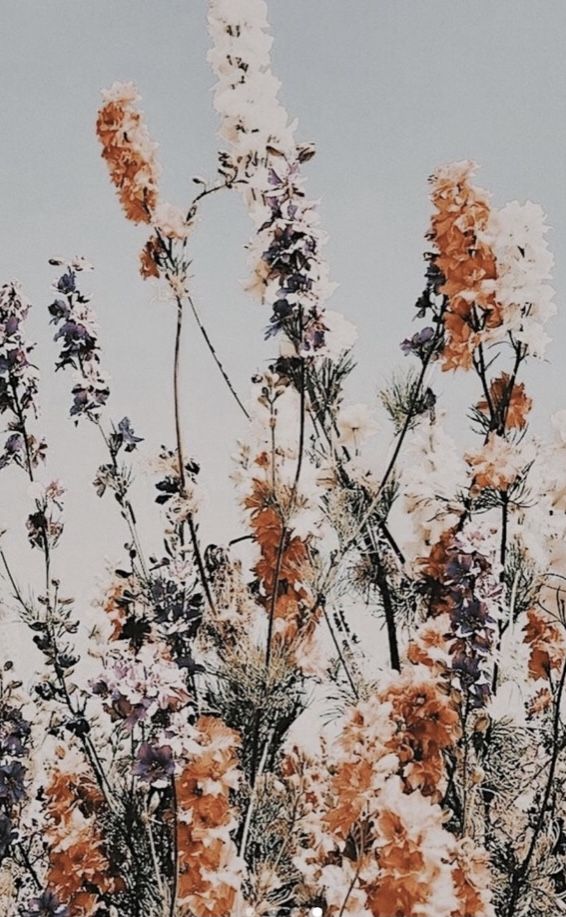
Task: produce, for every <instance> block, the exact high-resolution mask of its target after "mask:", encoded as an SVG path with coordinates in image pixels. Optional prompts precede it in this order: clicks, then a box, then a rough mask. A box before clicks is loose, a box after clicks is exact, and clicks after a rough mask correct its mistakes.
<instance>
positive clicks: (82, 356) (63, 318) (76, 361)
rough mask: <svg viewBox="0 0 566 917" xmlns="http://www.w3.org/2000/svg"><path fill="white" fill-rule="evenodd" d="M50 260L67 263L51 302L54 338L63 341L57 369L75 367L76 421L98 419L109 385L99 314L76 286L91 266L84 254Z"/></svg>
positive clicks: (108, 391)
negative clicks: (102, 364) (103, 365)
mask: <svg viewBox="0 0 566 917" xmlns="http://www.w3.org/2000/svg"><path fill="white" fill-rule="evenodd" d="M50 264H52V265H54V266H56V267H64V272H63V273H62V274H61V276H60V277H59V278H58V279H57V280H56V281H55V283H54V284H53V289H54V291H55V296H56V298H55V299H54V301H53V302H52V303H51V305H50V306H49V314H50V315H51V322H52V324H54V325H55V326H57V332H56V334H55V338H54V339H55V341H58V342H60V343H61V351H60V353H59V357H58V360H57V362H56V364H55V365H56V369H65V368H66V367H67V366H70V367H72V368H73V369H74V370H75V375H76V382H75V384H74V386H73V390H72V395H73V404H72V406H71V417H73V418H74V420H75V423H78V421H79V419H80V418H81V417H87V418H88V419H89V420H92V421H95V422H96V421H97V420H98V419H99V417H100V412H101V410H102V408H103V407H104V405H105V404H106V402H107V400H108V397H109V395H110V389H109V386H108V378H107V376H106V375H105V374H104V373H103V372H102V370H101V369H100V356H99V351H100V345H99V343H98V326H97V323H96V316H95V314H94V311H93V309H92V307H91V305H90V298H89V296H88V295H87V294H86V293H84V292H82V291H81V290H79V289H78V286H77V273H79V272H80V271H84V270H90V269H91V268H90V265H89V264H88V262H86V261H85V260H84V258H75V259H74V260H73V261H71V262H69V263H65V262H64V261H62V260H61V259H60V258H52V259H51V261H50Z"/></svg>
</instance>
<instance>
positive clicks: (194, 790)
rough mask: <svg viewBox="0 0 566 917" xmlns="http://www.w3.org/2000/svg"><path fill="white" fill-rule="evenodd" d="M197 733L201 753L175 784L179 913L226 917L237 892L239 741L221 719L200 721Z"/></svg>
mask: <svg viewBox="0 0 566 917" xmlns="http://www.w3.org/2000/svg"><path fill="white" fill-rule="evenodd" d="M196 729H197V739H196V741H197V745H198V746H200V751H197V753H196V754H194V755H193V756H192V758H191V760H190V761H189V762H188V763H187V764H186V766H185V768H184V769H183V771H182V773H181V775H180V776H179V777H178V778H177V781H176V787H177V798H178V814H179V824H178V845H179V903H180V914H181V915H184V914H187V915H189V914H190V915H194V917H224V915H226V914H229V913H231V910H232V906H233V904H234V901H235V897H236V892H237V884H236V882H235V879H234V876H235V873H236V871H237V869H236V848H235V845H234V843H233V841H232V839H231V837H230V831H231V830H232V827H233V822H234V810H233V808H232V804H231V802H230V790H231V789H232V788H234V787H235V785H236V782H237V779H238V773H239V772H238V770H237V764H238V759H237V756H236V752H237V748H238V745H239V742H240V740H239V736H238V735H237V733H236V732H234V730H232V729H229V728H228V727H227V726H225V725H224V723H223V722H222V721H221V720H220V719H218V718H217V717H212V716H201V717H200V718H199V720H198V721H197V723H196Z"/></svg>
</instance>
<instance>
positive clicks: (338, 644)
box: [319, 600, 360, 700]
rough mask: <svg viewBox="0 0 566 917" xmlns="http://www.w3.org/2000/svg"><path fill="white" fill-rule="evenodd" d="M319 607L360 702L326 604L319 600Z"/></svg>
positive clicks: (353, 690)
mask: <svg viewBox="0 0 566 917" xmlns="http://www.w3.org/2000/svg"><path fill="white" fill-rule="evenodd" d="M319 605H320V607H322V613H323V615H324V620H325V621H326V623H327V625H328V630H329V631H330V636H331V637H332V642H333V643H334V646H335V648H336V652H337V653H338V658H339V660H340V663H341V665H342V668H343V669H344V672H345V674H346V678H347V679H348V681H349V683H350V687H351V689H352V693H353V695H354V697H355V698H356V700H359V699H360V695H359V693H358V689H357V688H356V685H355V684H354V680H353V678H352V676H351V675H350V670H349V669H348V666H347V665H346V660H345V658H344V654H343V652H342V649H341V647H340V643H339V642H338V638H337V636H336V634H335V633H334V628H333V627H332V624H331V623H330V618H329V617H328V612H327V610H326V602H321V601H320V600H319Z"/></svg>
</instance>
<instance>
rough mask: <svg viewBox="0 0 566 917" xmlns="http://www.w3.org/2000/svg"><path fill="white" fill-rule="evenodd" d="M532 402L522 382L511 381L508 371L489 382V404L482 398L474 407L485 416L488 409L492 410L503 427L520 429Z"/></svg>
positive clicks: (523, 424) (524, 422)
mask: <svg viewBox="0 0 566 917" xmlns="http://www.w3.org/2000/svg"><path fill="white" fill-rule="evenodd" d="M532 403H533V402H532V398H529V397H528V395H527V394H526V392H525V386H524V384H523V383H522V382H515V381H513V380H512V378H511V376H510V375H509V373H505V372H503V373H501V374H500V375H499V376H497V377H496V378H495V379H492V381H491V383H490V386H489V404H488V402H487V399H484V400H482V401H480V402H479V403H478V404H477V406H476V407H477V410H478V411H479V412H480V413H481V414H484V415H486V416H489V413H490V410H491V411H493V414H494V415H495V418H496V419H497V420H498V421H499V422H500V425H501V427H502V428H503V429H508V430H510V429H516V430H522V429H524V427H526V425H527V414H528V413H529V411H530V410H531V407H532Z"/></svg>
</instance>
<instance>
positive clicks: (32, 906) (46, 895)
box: [22, 889, 70, 917]
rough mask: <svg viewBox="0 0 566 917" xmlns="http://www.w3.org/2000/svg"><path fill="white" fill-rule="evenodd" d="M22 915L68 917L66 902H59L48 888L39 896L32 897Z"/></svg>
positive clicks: (29, 916)
mask: <svg viewBox="0 0 566 917" xmlns="http://www.w3.org/2000/svg"><path fill="white" fill-rule="evenodd" d="M22 917H70V915H69V909H68V907H67V905H66V904H61V902H60V901H59V899H58V898H57V896H56V895H55V893H54V892H51V891H49V890H48V889H47V890H46V891H44V892H42V893H41V895H40V896H39V898H32V900H31V901H30V902H29V907H28V908H27V909H26V910H24V911H22Z"/></svg>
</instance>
